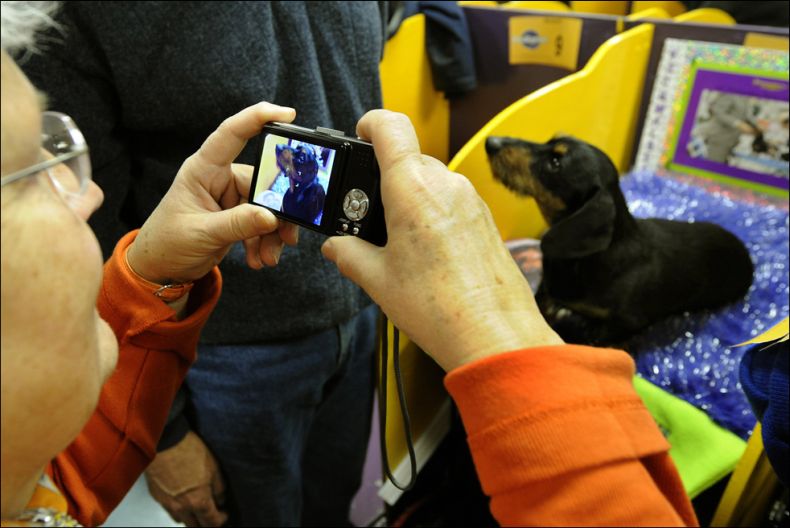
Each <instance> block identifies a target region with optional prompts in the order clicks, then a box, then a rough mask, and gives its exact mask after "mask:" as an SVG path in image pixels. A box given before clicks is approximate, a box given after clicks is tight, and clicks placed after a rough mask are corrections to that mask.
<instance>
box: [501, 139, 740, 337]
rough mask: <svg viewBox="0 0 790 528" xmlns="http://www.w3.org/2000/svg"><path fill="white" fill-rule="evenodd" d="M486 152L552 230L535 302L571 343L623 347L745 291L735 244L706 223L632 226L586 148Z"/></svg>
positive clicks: (558, 145)
mask: <svg viewBox="0 0 790 528" xmlns="http://www.w3.org/2000/svg"><path fill="white" fill-rule="evenodd" d="M486 151H487V152H488V155H489V160H490V162H491V165H492V168H493V171H494V176H495V177H496V178H497V179H498V180H500V181H501V182H503V183H504V184H505V185H506V186H507V187H508V188H510V189H512V190H514V191H515V192H517V193H519V194H522V195H530V196H533V197H534V198H535V199H536V201H537V203H538V206H539V208H540V209H541V211H542V213H543V215H544V217H546V221H547V222H548V223H549V230H548V231H547V232H546V234H545V235H544V237H543V239H542V241H541V249H542V251H543V281H542V283H541V286H540V288H539V290H538V293H537V295H536V298H537V301H538V305H539V306H540V308H541V311H542V312H543V314H544V316H545V317H546V319H547V321H548V322H549V324H550V325H551V326H552V327H553V328H554V329H555V330H556V331H557V332H558V333H559V334H560V336H561V337H562V338H563V339H565V340H566V341H567V342H571V343H582V344H594V345H607V344H609V345H612V344H616V345H622V344H623V341H624V340H625V339H627V338H628V337H630V336H631V335H633V334H634V333H636V332H638V331H639V330H641V329H643V328H645V327H647V326H648V325H650V324H652V323H654V322H656V321H659V320H661V319H663V318H665V317H666V316H668V315H670V314H677V313H683V312H685V311H690V310H699V309H702V308H715V307H718V306H721V305H724V304H727V303H730V302H733V301H735V300H738V299H740V298H741V297H743V296H744V295H745V294H746V292H747V291H748V289H749V286H750V285H751V283H752V276H753V272H754V267H753V264H752V261H751V259H750V257H749V253H748V251H747V250H746V248H745V247H744V245H743V243H741V241H740V240H738V238H736V237H735V236H734V235H733V234H732V233H730V232H729V231H726V230H725V229H723V228H721V227H719V226H717V225H715V224H711V223H708V222H695V223H686V222H676V221H671V220H661V219H647V220H641V219H635V218H634V217H633V216H631V213H630V212H629V211H628V207H627V205H626V202H625V198H624V197H623V194H622V192H621V190H620V185H619V181H618V174H617V169H616V168H615V167H614V165H613V164H612V162H611V161H610V160H609V158H608V157H607V156H606V154H604V153H603V152H601V151H600V150H599V149H597V148H595V147H593V146H592V145H589V144H587V143H585V142H583V141H579V140H577V139H573V138H570V137H561V138H555V139H552V140H551V141H549V142H547V143H545V144H536V143H530V142H526V141H522V140H519V139H514V138H500V137H490V138H488V140H487V142H486Z"/></svg>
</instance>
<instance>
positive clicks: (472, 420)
mask: <svg viewBox="0 0 790 528" xmlns="http://www.w3.org/2000/svg"><path fill="white" fill-rule="evenodd" d="M633 375H634V362H633V361H632V360H631V358H630V357H629V356H628V355H627V354H626V353H625V352H622V351H619V350H608V349H600V348H592V347H583V346H573V345H564V346H552V347H540V348H533V349H527V350H521V351H515V352H510V353H506V354H502V355H500V356H496V357H491V358H486V359H482V360H479V361H476V362H474V363H471V364H468V365H464V366H463V367H460V368H458V369H456V370H454V371H452V372H450V374H448V376H447V378H446V379H445V385H446V386H447V389H448V390H449V391H450V393H451V395H452V396H453V399H454V400H455V401H456V403H457V405H458V408H459V410H460V413H461V417H462V419H463V422H464V426H465V428H466V431H467V434H468V440H469V446H470V448H471V451H472V456H473V458H474V461H475V466H476V467H477V472H478V474H479V476H480V482H481V483H482V486H483V491H485V493H486V494H487V495H489V496H490V497H491V511H492V513H493V514H494V517H496V519H497V521H499V523H500V524H502V525H503V526H525V525H541V526H548V525H563V526H578V525H582V524H584V525H604V526H614V525H627V526H636V525H661V526H677V525H697V519H696V516H695V515H694V510H693V509H692V507H691V503H690V502H689V500H688V497H687V496H686V494H685V492H684V490H683V486H682V483H681V481H680V477H679V475H678V473H677V470H676V469H675V466H674V465H673V463H672V461H671V460H670V458H669V455H668V450H669V445H668V444H667V442H666V440H664V437H663V436H662V434H661V432H660V431H659V429H658V426H657V425H656V424H655V422H654V421H653V418H652V417H651V416H650V414H649V413H648V411H647V409H646V408H645V406H644V405H643V404H642V401H641V400H640V398H639V396H637V394H636V392H635V391H634V388H633V384H632V381H631V378H632V376H633Z"/></svg>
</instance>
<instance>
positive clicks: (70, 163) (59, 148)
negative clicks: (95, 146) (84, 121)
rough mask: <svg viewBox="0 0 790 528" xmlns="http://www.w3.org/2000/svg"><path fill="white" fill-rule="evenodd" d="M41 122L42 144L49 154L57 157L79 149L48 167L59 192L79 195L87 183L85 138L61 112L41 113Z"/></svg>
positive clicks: (87, 159)
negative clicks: (42, 114) (74, 154)
mask: <svg viewBox="0 0 790 528" xmlns="http://www.w3.org/2000/svg"><path fill="white" fill-rule="evenodd" d="M42 124H43V127H42V147H43V148H44V150H45V151H46V152H47V154H48V155H49V156H51V157H59V156H65V155H68V154H71V153H74V152H75V151H82V152H81V153H80V154H78V155H76V156H72V157H70V158H68V159H66V160H65V161H64V162H63V163H62V164H60V165H56V166H54V167H50V168H49V169H48V172H49V177H50V178H51V179H52V181H53V183H54V184H55V185H56V186H57V187H58V188H59V189H60V190H61V191H63V192H65V193H68V194H74V195H79V194H82V193H83V192H84V191H85V189H86V187H87V185H88V180H89V179H90V171H91V166H90V156H89V155H88V153H87V150H86V145H85V138H84V137H83V135H82V133H81V132H80V130H79V129H78V128H77V126H76V125H75V124H74V121H72V120H71V118H69V117H68V116H66V115H63V114H56V113H53V112H47V113H45V114H44V116H43V123H42Z"/></svg>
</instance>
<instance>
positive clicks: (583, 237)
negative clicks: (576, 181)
mask: <svg viewBox="0 0 790 528" xmlns="http://www.w3.org/2000/svg"><path fill="white" fill-rule="evenodd" d="M614 217H615V206H614V200H613V199H612V196H611V195H610V194H609V192H608V191H607V190H606V189H598V192H596V193H595V194H594V195H593V197H592V198H590V199H589V200H588V201H587V203H585V204H584V205H583V206H582V207H581V208H580V209H579V210H578V211H576V212H575V213H573V214H572V215H570V216H569V217H567V218H563V219H562V220H560V221H559V222H557V223H556V224H554V225H552V226H551V227H550V228H549V230H548V231H547V232H546V234H545V235H544V236H543V239H542V240H541V243H540V247H541V250H542V251H543V256H544V257H549V258H558V259H560V258H581V257H586V256H588V255H592V254H594V253H598V252H600V251H603V250H604V249H606V248H607V247H609V244H610V243H611V242H612V234H613V232H614Z"/></svg>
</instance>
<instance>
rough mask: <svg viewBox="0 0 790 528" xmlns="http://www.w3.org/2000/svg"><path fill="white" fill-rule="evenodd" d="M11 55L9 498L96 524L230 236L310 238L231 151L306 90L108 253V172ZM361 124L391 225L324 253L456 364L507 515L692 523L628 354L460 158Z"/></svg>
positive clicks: (211, 147) (7, 130) (383, 117)
mask: <svg viewBox="0 0 790 528" xmlns="http://www.w3.org/2000/svg"><path fill="white" fill-rule="evenodd" d="M12 7H14V6H11V5H9V3H7V2H3V4H2V19H3V20H2V32H3V33H2V46H3V49H4V50H13V49H15V48H24V47H25V46H26V45H27V44H26V43H29V42H30V37H31V30H30V28H29V27H28V28H24V27H21V25H20V21H22V22H28V21H30V20H34V17H35V16H36V13H38V14H39V19H40V18H41V16H40V6H39V7H36V8H35V9H34V10H33V11H32V12H31V11H27V12H24V13H22V14H21V15H20V14H19V13H16V12H13V11H12ZM14 9H16V8H14ZM23 9H25V10H27V9H28V8H26V7H23ZM44 18H45V19H46V17H44ZM1 59H2V209H1V211H2V512H0V513H2V518H3V519H7V520H9V521H11V522H27V523H38V524H53V525H54V524H58V523H60V524H58V525H63V524H64V523H69V522H73V520H72V519H71V517H73V518H76V520H77V521H79V522H82V523H86V524H99V523H101V522H102V521H103V520H104V519H105V517H106V516H107V514H108V513H109V512H110V511H111V510H112V508H114V507H115V505H116V504H117V503H118V502H119V501H120V500H121V498H122V497H123V496H124V494H125V493H126V491H127V490H128V489H129V487H130V486H131V484H132V483H133V482H134V480H135V479H136V478H137V477H138V476H139V475H140V473H141V472H142V471H143V469H144V468H145V467H146V465H147V464H148V463H149V462H150V461H151V460H152V459H153V457H154V455H155V447H156V442H157V439H158V437H159V434H160V433H161V430H162V427H163V425H164V423H165V419H166V415H167V412H168V409H169V407H170V403H171V400H172V398H173V396H174V394H175V392H176V389H177V387H178V386H179V384H180V383H181V380H182V379H183V376H184V373H185V371H186V370H187V368H188V366H189V364H190V363H191V362H192V361H193V360H194V354H195V346H196V342H197V336H198V332H199V331H200V328H201V326H202V325H203V323H204V322H205V321H206V318H207V317H208V315H209V312H210V311H211V309H212V307H213V305H214V303H215V302H216V300H217V297H218V296H219V292H220V276H219V272H218V271H217V269H216V267H215V266H216V264H217V262H218V261H219V260H220V259H221V258H222V257H223V256H224V254H225V253H226V252H227V250H228V247H229V244H231V243H232V242H234V241H237V240H244V243H245V246H246V249H247V260H248V263H249V265H250V266H251V267H253V268H261V267H262V266H272V265H275V264H276V263H277V261H278V258H279V254H280V251H281V250H282V247H283V244H284V243H288V244H293V243H295V242H296V238H297V231H296V229H295V228H294V227H293V226H292V225H289V224H285V223H278V221H277V219H276V218H275V217H274V216H272V215H271V214H270V213H269V212H268V211H266V210H264V209H262V208H259V207H254V206H251V205H246V204H242V202H244V201H246V193H247V189H248V187H249V179H250V178H249V176H250V170H249V169H250V168H249V167H243V166H238V165H232V161H233V160H234V158H235V157H236V156H237V155H238V153H239V152H240V151H241V149H242V147H243V146H244V144H245V142H246V141H247V139H249V138H251V137H252V136H254V135H255V134H257V133H258V132H259V130H260V129H261V127H262V126H263V124H264V123H265V122H267V121H274V120H276V121H281V122H283V121H284V122H289V121H291V120H293V118H294V111H293V110H292V109H288V108H281V107H277V106H274V105H270V104H266V103H261V104H258V105H256V106H253V107H251V108H247V109H246V110H244V111H242V112H240V113H239V114H237V115H235V116H233V117H231V118H229V119H227V120H226V121H225V122H224V123H223V124H222V125H221V126H220V127H219V128H218V129H217V130H216V131H215V132H214V133H213V134H212V135H211V136H210V137H209V138H208V139H207V140H206V142H205V143H204V144H203V145H202V147H201V148H200V150H199V151H198V152H197V153H195V154H194V155H193V156H191V157H190V158H189V159H187V160H186V161H185V162H184V164H183V166H182V167H181V170H180V171H179V173H178V175H177V176H176V178H175V181H174V183H173V185H172V187H171V188H170V190H169V191H168V193H167V195H166V196H165V197H164V199H163V200H162V202H161V203H160V204H159V206H158V207H157V209H156V210H155V211H154V213H153V215H152V216H151V217H150V218H149V219H148V221H146V223H145V225H144V226H143V227H142V229H140V230H139V231H135V232H132V233H129V234H128V235H126V236H125V237H124V238H123V239H122V240H121V241H120V242H119V243H118V245H117V247H116V250H115V253H114V254H113V256H112V258H111V259H110V260H109V261H108V262H107V263H106V264H105V265H104V272H103V274H102V269H101V257H100V251H99V246H98V244H97V242H96V238H95V237H94V236H93V233H92V232H91V230H90V229H89V228H88V225H87V223H86V219H87V218H88V217H89V216H90V214H91V213H92V212H93V211H94V210H95V209H96V208H97V207H98V206H99V204H100V203H101V200H102V194H101V191H100V190H99V189H98V187H96V186H95V185H94V184H92V183H91V181H90V167H89V166H88V161H87V156H86V149H87V146H86V145H85V144H84V141H83V138H82V135H81V134H80V133H79V129H78V128H77V125H76V124H75V123H73V122H72V121H71V120H70V119H69V118H68V117H67V116H64V115H62V114H57V113H52V112H44V111H43V108H42V101H41V98H40V97H37V94H36V92H35V89H34V88H33V87H32V86H31V85H30V83H29V82H28V81H27V79H26V78H25V77H24V75H23V74H22V73H21V72H20V71H19V69H18V68H17V66H16V65H15V64H14V62H13V60H11V58H10V57H9V55H8V54H7V53H6V51H3V52H2V57H1ZM358 133H359V135H360V136H361V137H364V138H369V139H370V140H371V141H372V142H373V144H374V145H375V148H376V157H377V159H378V162H379V165H380V167H381V189H382V191H381V192H382V201H383V204H384V208H385V211H386V221H387V230H388V235H389V240H388V243H387V246H386V247H385V248H379V247H375V246H372V245H370V244H368V243H366V242H364V241H362V240H359V239H357V238H355V237H333V238H330V239H329V240H328V241H327V242H326V243H325V244H324V246H323V248H322V250H323V253H324V256H325V257H326V258H328V259H329V260H331V261H332V262H334V263H335V264H336V265H337V266H338V267H339V269H340V270H341V272H342V273H343V274H345V275H347V276H348V277H349V278H351V279H352V280H354V281H355V282H357V283H358V284H360V285H361V286H362V287H363V288H364V289H365V290H366V291H367V292H368V293H369V294H370V295H371V297H372V298H373V299H374V300H375V301H376V302H377V303H378V304H379V305H380V306H381V307H382V309H383V310H384V311H385V312H386V313H387V314H388V315H389V317H390V318H391V319H392V321H393V323H394V324H395V325H396V326H397V327H399V328H401V329H402V330H403V331H404V332H406V333H407V334H408V335H409V337H410V338H412V339H413V340H414V342H416V343H417V344H419V345H420V346H421V347H422V348H423V349H424V350H426V351H427V352H428V353H430V354H431V355H432V357H433V358H434V359H435V360H436V362H437V363H438V364H439V365H440V366H441V367H442V368H444V369H445V370H447V371H449V374H448V376H447V378H446V381H445V383H446V385H447V388H448V390H449V391H450V393H451V395H452V396H453V398H454V399H455V401H456V403H457V404H458V408H459V410H460V412H461V416H462V418H463V420H464V425H465V428H466V430H467V433H468V434H469V443H470V447H471V450H472V455H473V457H474V460H475V466H476V468H477V471H478V474H479V476H480V480H481V483H482V486H483V489H484V490H485V491H486V493H488V494H489V495H490V496H491V509H492V512H493V513H494V516H495V517H496V518H497V520H498V521H499V522H500V523H501V524H503V525H527V524H538V525H545V524H569V525H570V524H580V523H584V524H603V525H615V524H621V525H632V526H633V525H637V524H652V525H681V524H695V523H696V518H695V516H694V512H693V510H692V509H691V505H690V503H689V501H688V498H687V497H686V495H685V493H684V491H683V488H682V484H681V482H680V478H679V477H678V474H677V471H676V470H675V468H674V466H673V465H672V462H671V460H670V459H669V456H668V449H669V446H668V444H667V442H666V441H665V440H664V438H663V437H662V435H661V433H660V431H659V430H658V428H657V427H656V425H655V423H654V422H653V420H652V418H651V416H650V414H649V413H648V412H647V410H646V409H645V407H644V405H643V404H642V402H641V401H640V399H639V397H638V396H637V395H636V393H635V391H634V388H633V386H632V383H631V377H632V376H633V373H634V364H633V361H632V360H631V359H630V358H629V357H628V356H627V355H626V354H625V353H624V352H622V351H617V350H605V349H593V348H589V347H582V346H570V345H564V344H563V343H562V341H561V340H560V339H559V338H558V337H557V335H556V334H555V333H554V332H553V331H552V330H551V328H549V326H548V325H547V324H546V322H545V321H544V320H543V319H542V317H541V316H540V313H539V312H538V309H537V306H536V304H535V300H534V298H533V297H532V294H531V292H530V289H529V286H528V285H527V283H526V281H525V280H524V278H523V277H522V275H521V273H520V272H519V270H518V268H517V267H516V265H515V263H514V262H513V260H512V258H511V257H510V255H509V253H508V252H507V250H506V249H505V248H504V246H503V245H502V242H501V240H500V238H499V235H498V233H497V231H496V228H495V226H494V222H493V219H492V217H491V213H490V211H489V210H488V208H487V207H486V205H485V204H484V203H483V201H482V200H481V199H480V197H479V196H478V195H477V194H476V193H475V191H474V189H473V187H472V186H471V184H470V183H469V181H468V180H466V179H465V178H463V177H461V176H459V175H458V174H453V173H451V172H449V171H448V170H447V168H446V167H445V166H444V165H442V164H441V163H439V162H438V161H436V160H434V159H431V158H428V157H426V156H423V155H422V154H420V151H419V144H418V142H417V138H416V136H415V133H414V129H413V128H412V127H411V124H410V123H409V122H408V120H407V119H405V118H404V117H403V116H399V115H395V114H392V113H389V112H385V111H373V112H370V113H368V114H367V115H366V116H365V117H363V118H362V120H361V121H360V122H359V125H358ZM459 204H462V205H463V207H459ZM261 324H266V322H265V321H262V322H261ZM508 351H509V352H508ZM66 512H68V514H67V513H66ZM5 524H6V521H4V525H5Z"/></svg>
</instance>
